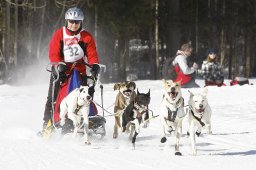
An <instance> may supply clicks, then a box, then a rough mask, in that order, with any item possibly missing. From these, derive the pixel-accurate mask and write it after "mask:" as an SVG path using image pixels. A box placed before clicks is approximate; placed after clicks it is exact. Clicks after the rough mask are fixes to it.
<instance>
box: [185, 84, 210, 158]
mask: <svg viewBox="0 0 256 170" xmlns="http://www.w3.org/2000/svg"><path fill="white" fill-rule="evenodd" d="M207 92H208V90H207V88H204V90H203V92H201V93H195V94H193V93H192V92H190V98H189V102H188V104H189V118H188V121H189V133H188V134H189V135H190V141H191V149H192V155H196V146H195V145H196V144H195V134H196V135H197V136H199V135H200V133H201V128H206V129H207V133H208V134H211V133H212V131H211V114H212V111H211V108H210V105H209V103H208V100H207V97H206V95H207Z"/></svg>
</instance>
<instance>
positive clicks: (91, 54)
mask: <svg viewBox="0 0 256 170" xmlns="http://www.w3.org/2000/svg"><path fill="white" fill-rule="evenodd" d="M65 30H66V33H67V34H68V35H71V33H70V32H69V31H68V30H67V29H65ZM80 35H81V38H80V40H79V41H82V42H84V43H85V47H86V49H85V55H86V57H87V60H88V63H89V64H98V63H99V59H98V54H97V50H96V45H95V41H94V39H93V37H92V35H91V34H90V33H89V32H87V31H85V30H82V31H81V32H80ZM61 42H63V27H61V28H59V29H58V30H57V31H56V32H55V33H54V35H53V37H52V39H51V42H50V45H49V59H50V62H51V63H55V62H64V56H63V49H61V48H62V47H61ZM82 60H84V58H82V59H80V60H79V61H82ZM79 61H77V62H79ZM66 64H67V65H68V66H69V67H71V66H72V63H66ZM75 68H76V69H77V70H78V71H79V72H80V73H83V74H86V66H85V65H84V64H78V65H76V66H75Z"/></svg>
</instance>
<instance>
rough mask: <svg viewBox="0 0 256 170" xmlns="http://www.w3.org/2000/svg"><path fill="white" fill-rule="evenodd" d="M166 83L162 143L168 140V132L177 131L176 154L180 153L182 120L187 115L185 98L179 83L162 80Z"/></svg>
mask: <svg viewBox="0 0 256 170" xmlns="http://www.w3.org/2000/svg"><path fill="white" fill-rule="evenodd" d="M162 81H163V84H164V90H165V92H164V97H163V100H162V102H161V113H160V122H161V127H162V131H161V132H162V133H161V135H162V138H161V143H165V142H166V140H167V139H166V132H168V133H171V132H172V131H175V137H176V145H175V155H181V153H180V149H179V146H180V144H179V143H180V137H181V134H182V120H183V118H184V116H185V112H184V99H183V98H182V95H181V86H180V84H179V83H175V82H172V81H169V82H167V81H166V80H164V79H163V80H162Z"/></svg>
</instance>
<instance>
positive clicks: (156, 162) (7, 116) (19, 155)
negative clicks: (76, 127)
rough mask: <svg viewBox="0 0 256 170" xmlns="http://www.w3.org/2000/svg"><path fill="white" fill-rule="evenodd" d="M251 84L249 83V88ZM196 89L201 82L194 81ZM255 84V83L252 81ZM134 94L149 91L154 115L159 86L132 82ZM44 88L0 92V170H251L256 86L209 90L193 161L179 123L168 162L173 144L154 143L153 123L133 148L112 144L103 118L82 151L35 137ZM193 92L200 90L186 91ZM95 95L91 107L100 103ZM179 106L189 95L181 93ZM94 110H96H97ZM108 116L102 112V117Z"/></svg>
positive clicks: (122, 138)
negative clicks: (207, 122)
mask: <svg viewBox="0 0 256 170" xmlns="http://www.w3.org/2000/svg"><path fill="white" fill-rule="evenodd" d="M253 81H254V82H253ZM198 82H199V83H202V82H201V81H198ZM252 82H253V83H254V84H256V81H255V79H254V80H252ZM136 84H137V87H138V88H139V90H140V92H147V91H148V89H149V88H150V90H151V104H150V109H152V110H153V112H154V114H155V115H157V114H159V106H160V102H161V98H162V94H163V90H162V84H161V81H137V82H136ZM47 90H48V86H47V85H31V86H18V87H14V86H7V85H1V86H0V108H1V110H0V170H9V169H11V170H12V169H19V170H23V169H24V170H28V169H31V170H32V169H33V170H36V169H40V170H41V169H52V170H55V169H111V170H112V169H122V170H123V169H124V170H126V169H127V170H128V169H131V168H132V169H197V170H198V169H210V170H211V169H231V168H232V169H255V168H254V161H256V156H255V155H256V142H255V141H256V126H254V125H255V123H256V107H255V106H256V100H255V99H256V98H255V94H256V86H255V85H253V86H248V85H245V86H235V87H230V86H226V87H220V88H219V87H209V88H208V91H209V94H208V100H209V103H210V105H211V107H212V110H213V115H212V129H213V134H212V135H207V134H205V133H204V131H203V134H202V135H201V136H200V137H199V138H197V149H198V155H197V156H191V155H190V141H189V138H188V137H187V136H186V135H185V134H186V130H187V127H188V123H187V122H188V121H187V118H185V119H184V121H183V134H184V135H183V136H182V138H181V152H182V154H183V156H181V157H179V156H174V144H175V140H174V138H173V137H172V136H169V137H168V140H167V142H166V143H165V144H161V143H160V124H159V117H157V118H155V119H152V120H151V121H150V126H149V127H148V128H146V129H144V128H142V129H141V133H140V134H139V135H138V138H137V143H136V148H135V150H134V149H133V148H132V145H131V143H130V141H129V140H128V134H122V133H120V135H119V137H118V139H115V140H114V139H113V138H112V133H113V121H114V119H113V117H106V119H107V123H106V130H107V135H106V136H105V137H104V138H103V139H102V140H100V139H99V138H98V136H93V137H92V144H91V145H90V146H85V145H83V144H82V143H81V141H80V140H79V139H72V138H71V137H69V136H68V137H65V138H61V137H58V136H57V137H55V138H53V139H51V140H44V139H41V138H39V137H37V136H36V133H37V131H39V130H40V128H41V125H42V116H43V110H44V105H45V100H46V95H47ZM190 90H191V91H198V90H200V89H190ZM99 92H100V89H96V94H95V95H96V96H95V101H97V102H98V103H100V93H99ZM182 92H183V96H184V98H185V101H187V99H188V96H189V93H188V90H187V89H182ZM116 93H117V92H114V91H113V84H104V96H103V97H104V106H105V108H108V107H109V106H111V107H110V108H109V109H108V110H109V111H110V112H112V111H113V106H112V105H113V103H114V100H115V95H116ZM99 110H100V109H99ZM107 114H108V113H106V112H105V115H107Z"/></svg>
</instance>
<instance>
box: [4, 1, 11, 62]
mask: <svg viewBox="0 0 256 170" xmlns="http://www.w3.org/2000/svg"><path fill="white" fill-rule="evenodd" d="M5 21H6V27H5V28H6V30H5V49H4V55H5V61H6V62H7V66H9V59H10V35H11V34H10V4H9V2H6V20H5Z"/></svg>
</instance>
